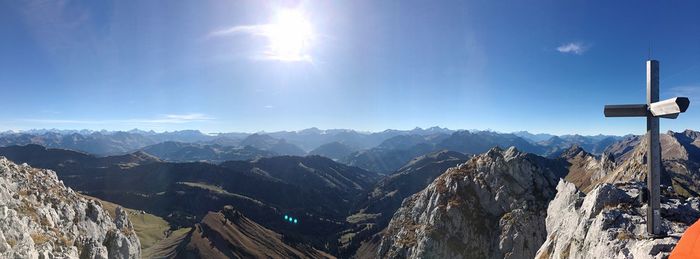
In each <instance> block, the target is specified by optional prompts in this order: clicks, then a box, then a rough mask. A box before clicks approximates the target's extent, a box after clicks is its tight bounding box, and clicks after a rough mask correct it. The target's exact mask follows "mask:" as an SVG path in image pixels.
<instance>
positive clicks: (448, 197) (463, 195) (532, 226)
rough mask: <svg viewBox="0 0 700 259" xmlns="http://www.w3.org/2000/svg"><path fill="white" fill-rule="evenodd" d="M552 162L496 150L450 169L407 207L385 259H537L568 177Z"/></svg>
mask: <svg viewBox="0 0 700 259" xmlns="http://www.w3.org/2000/svg"><path fill="white" fill-rule="evenodd" d="M565 171H566V170H565V169H564V167H563V165H561V164H559V163H557V162H556V161H553V160H547V159H545V158H542V157H539V156H535V155H531V154H526V153H521V152H519V151H517V150H516V149H515V148H509V149H507V150H501V149H498V148H494V149H491V150H489V151H488V152H487V153H485V154H482V155H478V156H476V157H474V158H472V159H471V160H469V161H468V162H467V163H464V164H461V165H459V166H457V167H454V168H450V169H448V170H447V172H445V173H444V174H443V175H441V176H440V177H438V178H437V179H435V181H433V183H431V184H430V185H429V186H428V187H427V188H426V189H424V190H423V191H421V192H419V193H417V194H415V195H413V196H411V197H409V198H407V199H406V200H404V202H403V204H402V206H401V208H400V209H399V210H398V211H397V212H396V213H395V214H394V217H393V218H392V220H391V222H390V223H389V226H388V227H387V229H385V232H384V235H383V237H382V239H381V244H380V245H379V249H378V252H377V254H376V256H377V257H382V258H407V257H408V258H532V257H534V256H535V253H536V252H537V250H538V249H539V247H540V245H541V244H542V243H543V242H544V241H545V238H546V234H547V233H546V231H545V229H544V228H543V227H542V226H544V223H545V218H546V209H547V205H548V203H549V201H550V200H551V199H552V198H554V196H555V192H556V190H555V187H556V185H557V183H558V180H559V178H560V177H562V176H563V174H564V173H565Z"/></svg>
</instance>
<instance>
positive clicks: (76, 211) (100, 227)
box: [0, 157, 141, 258]
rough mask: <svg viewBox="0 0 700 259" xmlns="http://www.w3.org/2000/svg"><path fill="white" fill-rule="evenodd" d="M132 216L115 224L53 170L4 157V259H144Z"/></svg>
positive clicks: (0, 236) (0, 191) (0, 190)
mask: <svg viewBox="0 0 700 259" xmlns="http://www.w3.org/2000/svg"><path fill="white" fill-rule="evenodd" d="M140 255H141V250H140V243H139V240H138V237H137V236H136V234H135V233H134V230H133V227H132V225H131V222H129V220H128V218H127V214H126V212H125V211H124V210H122V209H121V208H119V209H117V211H116V217H115V219H114V220H113V219H112V218H110V216H109V215H108V214H107V213H106V212H105V211H104V210H103V209H102V207H101V205H100V204H99V203H96V202H94V201H91V200H87V199H85V198H82V197H81V196H79V195H78V194H77V193H75V192H74V191H73V190H71V189H70V188H67V187H65V186H64V185H63V182H61V181H59V180H58V178H57V177H56V173H54V172H53V171H50V170H41V169H34V168H31V167H29V166H28V165H26V164H24V165H17V164H14V163H12V162H10V161H9V160H7V159H6V158H4V157H0V257H1V258H139V257H140Z"/></svg>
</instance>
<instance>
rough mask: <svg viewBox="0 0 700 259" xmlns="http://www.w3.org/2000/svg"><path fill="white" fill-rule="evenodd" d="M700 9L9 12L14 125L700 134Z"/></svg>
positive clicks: (383, 4)
mask: <svg viewBox="0 0 700 259" xmlns="http://www.w3.org/2000/svg"><path fill="white" fill-rule="evenodd" d="M699 12H700V3H699V2H697V1H554V0H552V1H438V2H432V1H278V2H276V1H201V0H197V1H188V0H183V1H60V0H59V1H9V0H7V1H5V0H0V93H2V94H0V130H26V129H34V128H58V129H93V130H100V129H108V130H128V129H132V128H140V129H145V130H156V131H166V130H181V129H199V130H202V131H204V132H232V131H243V132H256V131H276V130H299V129H304V128H309V127H318V128H326V129H328V128H349V129H357V130H363V131H381V130H384V129H388V128H391V129H410V128H414V127H424V128H425V127H430V126H442V127H447V128H451V129H481V130H486V129H490V130H495V131H501V132H512V131H520V130H527V131H530V132H535V133H553V134H571V133H578V134H599V133H600V134H617V135H623V134H629V133H633V134H640V133H643V132H644V131H645V125H646V124H645V120H644V119H643V118H607V119H606V118H604V117H603V106H604V105H605V104H618V103H619V104H624V103H643V102H645V91H646V88H645V87H646V67H645V60H647V59H648V58H649V57H650V56H651V58H653V59H657V60H659V61H660V64H661V65H660V67H661V68H660V71H661V72H660V73H661V98H670V97H673V96H687V97H689V98H690V100H691V105H690V108H689V109H688V112H687V113H685V114H682V115H681V116H680V117H679V118H678V119H676V120H667V119H663V120H662V122H661V126H662V131H665V130H674V131H681V130H684V129H687V128H690V129H695V130H700V107H695V106H696V105H695V103H694V100H700V15H698V13H699Z"/></svg>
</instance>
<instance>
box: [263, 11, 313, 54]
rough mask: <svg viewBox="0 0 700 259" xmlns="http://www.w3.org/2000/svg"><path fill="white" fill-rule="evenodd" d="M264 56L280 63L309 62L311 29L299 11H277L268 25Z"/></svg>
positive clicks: (311, 39)
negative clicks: (267, 43)
mask: <svg viewBox="0 0 700 259" xmlns="http://www.w3.org/2000/svg"><path fill="white" fill-rule="evenodd" d="M266 31H267V33H266V34H267V35H266V36H267V38H268V40H269V46H268V49H267V51H266V56H268V57H269V58H273V59H278V60H281V61H311V56H310V54H309V51H310V47H311V43H312V41H313V38H314V32H313V28H312V26H311V23H310V22H309V20H308V19H306V17H305V16H304V14H303V13H302V12H301V11H299V10H279V11H277V14H276V15H275V17H274V19H273V22H272V23H270V24H269V25H268V28H267V30H266Z"/></svg>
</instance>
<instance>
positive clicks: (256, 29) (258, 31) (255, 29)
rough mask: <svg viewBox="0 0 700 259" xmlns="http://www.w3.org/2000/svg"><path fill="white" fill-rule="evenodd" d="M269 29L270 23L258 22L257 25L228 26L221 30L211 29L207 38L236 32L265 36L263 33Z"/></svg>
mask: <svg viewBox="0 0 700 259" xmlns="http://www.w3.org/2000/svg"><path fill="white" fill-rule="evenodd" d="M269 30H270V25H268V24H258V25H239V26H233V27H230V28H225V29H221V30H216V31H212V32H210V33H209V35H207V37H208V38H212V37H220V36H227V35H236V34H250V35H254V36H265V33H266V32H267V31H269Z"/></svg>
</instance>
